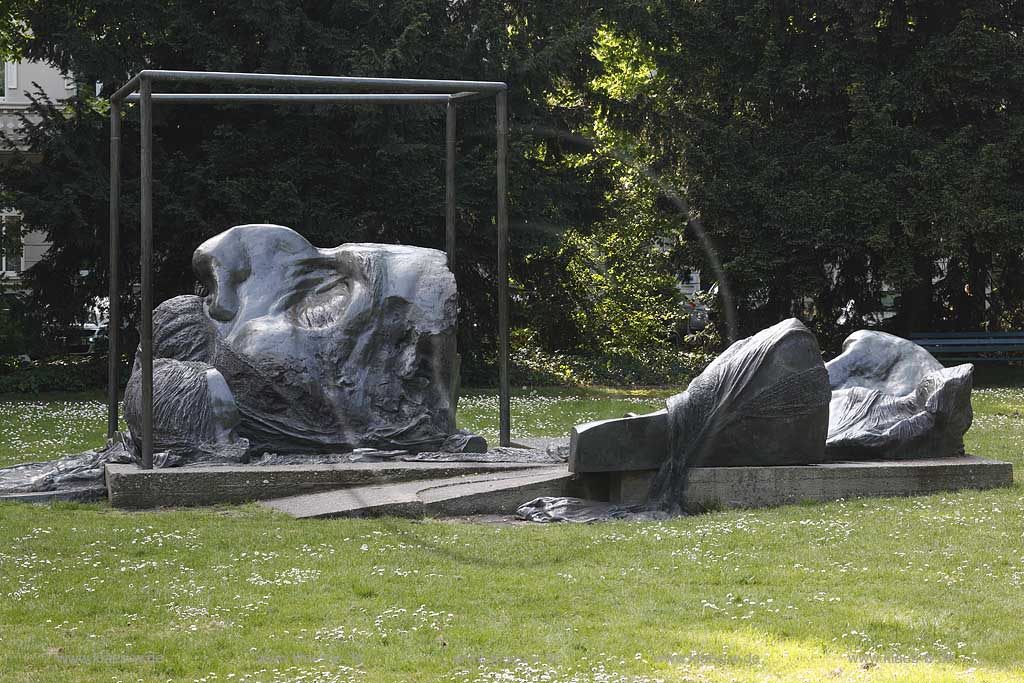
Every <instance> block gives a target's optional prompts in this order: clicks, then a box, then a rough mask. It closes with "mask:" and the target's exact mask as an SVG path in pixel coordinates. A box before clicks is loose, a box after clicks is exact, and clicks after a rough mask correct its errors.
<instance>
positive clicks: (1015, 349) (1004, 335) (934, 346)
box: [910, 331, 1024, 363]
mask: <svg viewBox="0 0 1024 683" xmlns="http://www.w3.org/2000/svg"><path fill="white" fill-rule="evenodd" d="M910 341H912V342H914V343H915V344H917V345H918V346H923V347H924V348H925V349H926V350H927V351H928V352H929V353H930V354H932V355H933V356H935V358H936V359H938V360H940V361H942V362H943V363H979V362H980V363H1007V362H1010V361H1024V332H984V331H979V332H918V333H914V334H911V335H910Z"/></svg>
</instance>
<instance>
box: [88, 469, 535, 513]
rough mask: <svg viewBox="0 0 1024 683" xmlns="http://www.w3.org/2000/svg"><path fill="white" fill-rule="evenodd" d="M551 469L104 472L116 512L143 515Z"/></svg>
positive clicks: (174, 470)
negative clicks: (148, 511) (135, 511)
mask: <svg viewBox="0 0 1024 683" xmlns="http://www.w3.org/2000/svg"><path fill="white" fill-rule="evenodd" d="M545 467H550V465H537V464H534V463H521V462H497V463H495V462H402V461H396V462H374V463H341V464H315V465H314V464H308V465H223V466H220V465H219V466H188V467H168V468H163V469H152V470H143V469H141V468H139V467H138V466H136V465H121V464H108V465H107V466H106V481H107V494H108V497H109V499H110V504H111V505H113V506H114V507H118V508H128V509H145V508H155V507H177V506H194V505H216V504H218V503H245V502H249V501H254V500H265V499H269V498H284V497H287V496H295V495H300V494H308V493H317V492H322V491H332V490H335V489H343V488H353V487H366V486H381V485H387V484H393V483H397V482H408V481H416V480H432V479H449V478H451V477H457V476H460V475H464V474H493V473H495V472H518V471H524V470H529V471H532V470H535V469H537V468H545Z"/></svg>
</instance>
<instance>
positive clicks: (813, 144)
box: [622, 0, 1024, 334]
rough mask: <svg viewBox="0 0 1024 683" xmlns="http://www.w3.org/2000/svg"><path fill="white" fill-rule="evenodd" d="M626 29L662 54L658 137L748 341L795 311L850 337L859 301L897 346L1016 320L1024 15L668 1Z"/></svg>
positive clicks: (946, 5) (962, 7) (880, 4)
mask: <svg viewBox="0 0 1024 683" xmlns="http://www.w3.org/2000/svg"><path fill="white" fill-rule="evenodd" d="M622 27H623V28H622V30H625V31H632V32H634V33H636V34H637V35H638V36H640V37H641V38H642V39H644V40H645V41H647V42H648V43H649V44H650V46H651V50H652V54H653V55H654V57H655V60H656V62H657V68H658V73H659V79H660V81H661V82H662V83H663V86H664V87H663V88H662V90H661V93H660V95H659V97H658V98H657V100H656V101H655V104H656V108H655V111H654V114H653V115H652V117H651V119H650V122H649V123H648V125H649V127H650V128H651V129H653V130H654V133H653V134H652V135H650V136H649V137H648V139H649V140H650V141H651V143H652V144H653V145H654V147H653V148H652V149H653V152H654V154H655V155H656V156H659V157H663V158H667V159H674V160H676V161H675V164H676V168H678V169H679V171H678V173H679V177H681V178H683V179H684V183H685V188H684V189H685V196H686V197H687V198H688V200H689V202H690V204H691V207H692V210H693V212H694V216H695V217H697V218H699V219H700V220H701V222H702V223H703V225H704V226H705V228H706V229H707V231H708V233H709V234H710V235H711V238H712V240H713V241H714V243H715V245H716V247H717V249H718V255H719V256H720V257H721V258H722V261H723V263H724V268H725V273H726V275H727V277H728V280H729V284H730V286H731V289H732V290H733V291H734V293H735V294H736V302H737V304H738V307H739V310H740V313H741V315H740V319H741V321H742V323H743V326H744V328H745V330H746V331H750V330H752V329H755V328H758V327H761V326H763V325H765V324H767V323H770V322H774V321H776V320H778V319H779V318H782V317H785V316H788V315H792V314H798V315H801V316H804V317H808V318H811V319H813V322H815V324H816V325H817V326H818V328H819V330H820V331H823V332H826V333H827V334H828V333H834V332H838V330H836V322H835V321H836V318H837V317H838V311H839V309H840V308H841V307H842V306H843V304H844V303H845V302H846V301H847V300H852V301H853V302H854V315H853V316H851V317H850V318H849V323H848V324H849V325H856V324H863V322H864V321H865V319H867V318H868V316H869V314H870V313H873V312H875V311H877V310H878V309H879V308H880V299H881V296H882V294H883V292H884V290H885V289H891V290H894V291H895V292H896V294H897V300H898V316H897V317H896V318H895V320H894V321H893V323H894V324H895V326H896V327H897V329H900V330H902V331H904V332H909V331H913V330H924V329H928V328H929V327H930V326H933V325H942V324H957V325H962V326H966V325H971V326H974V325H980V324H982V323H983V322H987V323H989V324H997V321H996V320H994V318H995V317H996V316H998V315H1000V313H999V312H1000V311H1003V310H1006V309H1008V308H1013V307H1020V306H1021V304H1022V301H1021V299H1020V298H1019V292H1020V286H1019V285H1018V284H1016V283H1011V282H1007V283H1006V284H1005V285H1003V284H1000V283H998V282H993V277H995V278H997V279H998V278H1004V279H1005V278H1006V277H1007V276H1008V275H1010V273H1012V272H1013V266H1011V265H1010V264H1016V263H1019V262H1020V257H1021V254H1022V253H1024V233H1022V230H1024V207H1022V206H1021V203H1020V200H1019V197H1020V196H1021V195H1022V192H1021V190H1022V189H1024V187H1022V185H1024V183H1022V179H1024V177H1022V174H1021V170H1022V167H1021V160H1020V155H1019V154H1018V153H1016V152H1015V151H1014V150H1019V149H1021V142H1022V138H1021V135H1022V131H1024V115H1022V114H1021V106H1020V105H1021V103H1022V98H1021V95H1022V87H1024V44H1022V42H1021V35H1022V33H1021V30H1022V28H1024V7H1022V6H1021V5H1020V4H1019V3H1006V2H998V1H983V2H958V1H946V2H915V1H913V0H872V1H868V2H859V3H849V2H838V1H836V2H825V3H808V2H783V3H775V2H773V3H769V2H754V3H750V2H740V1H739V0H735V1H728V0H727V1H725V2H719V3H689V2H687V3H675V2H662V3H654V4H652V5H650V11H649V12H648V13H646V15H643V14H641V15H639V18H637V15H636V14H635V13H634V15H631V16H626V18H625V19H624V20H623V22H622ZM659 112H661V114H660V115H659ZM689 245H690V246H691V247H697V246H698V245H697V244H696V242H695V241H693V240H691V241H690V242H689ZM702 257H704V254H703V253H702V252H701V250H700V249H699V248H697V249H695V250H694V252H693V256H692V259H693V260H694V261H697V260H698V259H701V258H702ZM704 263H705V265H706V263H707V261H706V259H704ZM1004 264H1005V265H1004ZM936 283H939V284H943V283H944V289H945V296H946V300H945V301H943V300H942V296H941V293H940V292H939V291H938V290H939V289H942V287H937V286H936ZM965 284H967V285H970V286H969V287H967V288H966V289H965V287H964V285H965ZM991 285H998V286H995V287H993V288H992V290H991V291H990V292H989V295H988V303H989V304H991V305H990V306H989V307H988V308H986V289H987V287H988V286H991ZM951 292H952V293H953V294H951ZM955 292H959V294H956V293H955ZM1011 295H1012V296H1014V297H1018V298H1015V299H1008V298H1005V297H1007V296H1011ZM944 305H945V307H946V308H945V309H943V306H944Z"/></svg>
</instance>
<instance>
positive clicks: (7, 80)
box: [0, 62, 75, 282]
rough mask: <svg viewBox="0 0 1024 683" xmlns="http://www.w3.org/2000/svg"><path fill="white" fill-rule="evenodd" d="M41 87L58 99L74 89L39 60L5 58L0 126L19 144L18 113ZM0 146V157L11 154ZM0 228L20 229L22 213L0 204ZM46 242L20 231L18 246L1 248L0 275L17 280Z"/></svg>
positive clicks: (0, 77)
mask: <svg viewBox="0 0 1024 683" xmlns="http://www.w3.org/2000/svg"><path fill="white" fill-rule="evenodd" d="M39 91H42V93H43V94H45V95H46V97H48V98H50V99H51V100H52V101H54V102H59V101H61V100H63V99H66V98H67V97H69V96H71V95H73V94H74V93H75V83H74V81H73V79H71V78H68V77H65V76H64V75H63V74H61V72H60V71H58V70H57V69H56V68H54V67H52V66H50V65H48V64H44V63H42V62H6V63H4V64H3V69H0V130H2V131H3V132H4V133H6V134H7V135H8V136H9V137H11V138H12V139H13V140H14V141H15V145H16V146H18V145H19V139H20V137H21V135H20V131H21V128H22V121H21V116H22V115H24V114H25V113H26V112H27V111H28V109H29V106H30V104H31V98H30V95H34V94H36V93H37V92H39ZM10 153H11V152H10V151H8V150H6V149H0V160H2V159H3V158H4V157H5V156H8V155H10ZM0 230H2V231H3V232H4V234H8V233H9V231H17V232H20V231H21V217H20V216H19V215H18V214H17V213H16V212H14V211H12V210H10V209H8V208H5V207H3V206H0ZM48 248H49V244H47V242H46V235H45V234H43V233H41V232H29V233H26V234H24V235H22V238H21V247H20V249H11V250H0V277H2V278H3V279H5V280H7V281H8V282H9V281H11V280H17V279H18V278H19V277H20V275H21V273H22V272H24V271H25V270H27V269H28V268H31V267H32V266H34V265H35V264H36V263H38V262H39V261H40V260H41V259H42V258H43V256H44V255H45V254H46V250H47V249H48Z"/></svg>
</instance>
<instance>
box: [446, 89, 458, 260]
mask: <svg viewBox="0 0 1024 683" xmlns="http://www.w3.org/2000/svg"><path fill="white" fill-rule="evenodd" d="M455 107H456V104H455V102H452V101H451V100H449V101H448V109H447V111H446V115H445V130H444V142H445V165H444V250H445V253H447V254H448V269H449V270H454V268H455Z"/></svg>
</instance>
